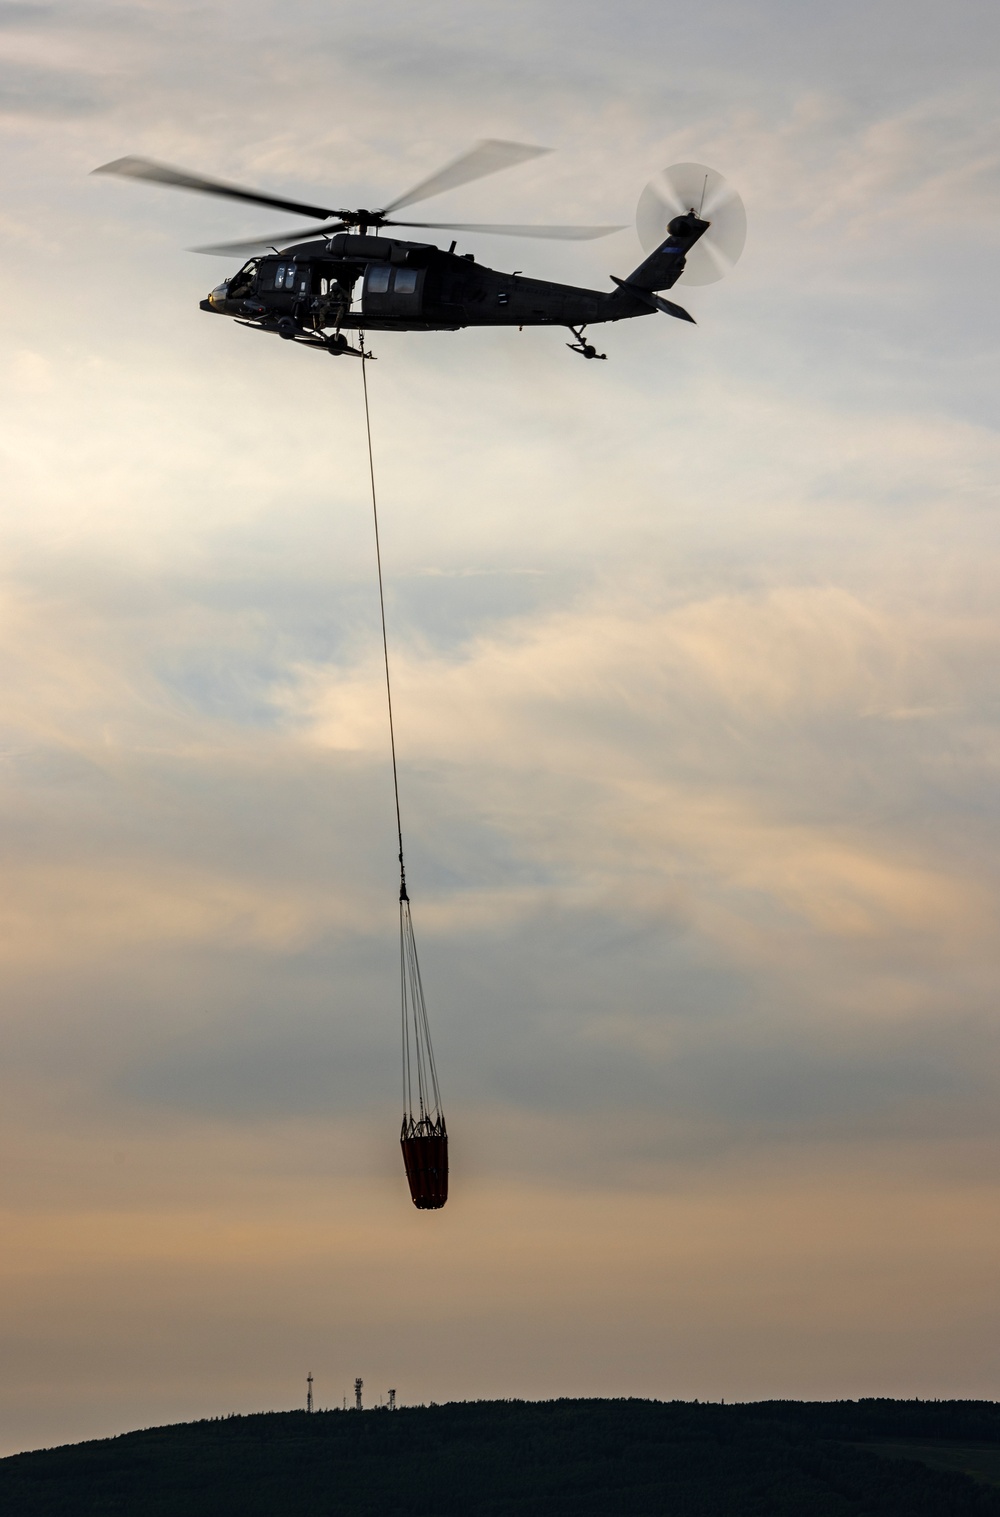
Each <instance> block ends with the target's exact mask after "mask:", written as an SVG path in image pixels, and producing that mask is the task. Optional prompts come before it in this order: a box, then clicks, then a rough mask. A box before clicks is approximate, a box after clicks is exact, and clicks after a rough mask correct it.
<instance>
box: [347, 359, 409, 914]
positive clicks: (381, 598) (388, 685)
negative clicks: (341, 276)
mask: <svg viewBox="0 0 1000 1517" xmlns="http://www.w3.org/2000/svg"><path fill="white" fill-rule="evenodd" d="M360 337H361V341H360V343H359V344H358V346H359V347H360V348H361V383H362V386H363V387H364V392H365V432H366V434H367V437H368V477H369V479H370V481H371V488H372V520H373V522H374V524H375V563H376V566H377V568H378V607H379V613H380V615H381V617H382V660H383V663H384V665H385V699H386V705H387V706H388V708H389V747H390V749H391V751H392V793H393V795H394V796H395V798H396V836H397V838H398V839H399V899H400V900H401V901H405V900H408V899H409V897H408V896H407V894H406V866H405V864H404V863H403V822H402V818H401V815H400V810H399V771H398V769H397V767H396V732H395V728H394V726H393V721H392V682H391V680H390V679H389V639H388V637H387V636H386V630H385V590H384V589H383V586H382V548H381V544H380V542H379V535H378V500H377V498H376V494H375V458H374V455H373V453H372V422H371V414H370V412H369V409H368V369H367V366H366V364H367V361H366V359H365V352H364V348H365V338H364V333H363V332H362V333H361V334H360Z"/></svg>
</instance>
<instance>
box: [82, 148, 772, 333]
mask: <svg viewBox="0 0 1000 1517" xmlns="http://www.w3.org/2000/svg"><path fill="white" fill-rule="evenodd" d="M548 151H550V150H549V149H548V148H542V147H535V146H530V145H528V144H526V143H518V142H506V141H499V140H497V139H492V138H490V139H484V140H483V141H480V142H478V143H477V144H475V146H474V147H472V148H471V149H469V150H468V151H467V152H465V153H462V154H461V155H460V156H459V157H458V158H455V159H454V160H452V162H450V163H448V164H446V165H445V167H444V168H442V169H440V170H438V172H437V173H435V174H431V175H430V176H429V177H428V178H426V179H423V180H421V181H420V183H419V184H416V185H414V186H413V187H412V188H411V189H409V190H407V191H406V192H405V193H403V194H402V195H397V196H396V198H395V199H394V200H391V201H389V202H388V204H386V205H384V206H383V207H382V208H381V209H380V210H363V209H362V210H346V209H343V208H331V207H329V206H317V205H306V204H304V203H303V202H301V201H297V200H289V199H286V198H283V197H280V196H276V195H268V194H263V193H261V192H260V191H257V190H250V189H244V188H242V187H241V186H239V185H234V184H228V183H226V182H225V181H223V180H217V179H208V178H205V177H204V176H202V175H199V174H192V173H188V172H187V171H185V170H183V169H177V168H171V167H170V166H169V165H168V164H163V163H157V162H154V161H153V160H152V159H148V158H139V157H126V158H118V159H116V160H115V161H114V162H112V163H105V164H102V165H101V166H100V168H97V169H94V170H93V172H94V173H95V174H115V175H118V176H120V177H123V178H127V179H141V180H146V181H149V182H151V183H154V184H164V185H170V186H173V187H174V188H177V189H184V190H193V191H196V192H198V193H200V194H204V195H215V196H220V197H222V198H223V199H227V200H239V201H246V202H249V203H250V204H252V205H261V206H268V207H270V208H272V209H274V210H281V211H287V212H289V213H290V214H295V215H298V216H304V217H311V218H314V219H318V220H320V221H322V222H324V223H325V224H324V225H323V226H321V227H319V228H317V229H315V230H312V229H310V230H309V233H308V235H305V236H304V235H303V232H302V230H301V229H300V230H299V231H295V232H284V233H270V234H268V235H267V236H261V237H256V238H247V239H243V240H241V241H239V242H230V243H223V244H217V245H214V246H210V247H201V248H195V249H192V251H193V252H199V253H212V254H218V255H221V256H226V257H235V256H245V255H247V254H251V255H252V256H250V257H249V258H248V260H247V261H246V262H245V263H244V264H243V265H242V267H241V268H240V269H239V270H238V271H237V272H236V273H235V274H234V275H232V276H231V278H229V279H227V280H224V281H223V282H222V283H221V284H218V285H217V286H216V287H215V289H213V290H212V292H211V294H210V295H208V297H207V298H206V299H205V300H202V301H201V302H200V306H201V309H202V310H203V311H207V312H209V313H211V314H213V315H218V316H229V317H231V318H233V319H234V320H236V321H237V322H239V323H240V325H242V326H246V327H250V328H252V329H254V330H255V331H260V332H270V333H272V334H275V335H277V336H278V337H281V338H284V339H285V340H286V341H290V342H295V343H299V344H300V345H302V346H304V347H309V348H315V349H320V350H322V351H325V352H327V353H330V354H332V355H333V356H334V357H337V356H341V355H344V354H353V355H354V356H356V357H362V358H368V357H371V356H372V355H371V354H370V353H366V352H365V350H364V333H365V332H366V331H367V332H371V331H383V332H442V331H447V332H454V331H458V330H459V329H460V328H463V327H498V326H507V327H509V326H516V327H519V328H523V327H536V326H548V327H551V326H555V327H564V328H568V330H569V331H570V332H571V334H572V336H573V339H574V340H573V342H570V343H567V344H566V346H567V347H568V348H569V349H571V351H573V352H575V353H579V354H580V355H581V356H582V357H583V358H586V359H604V358H606V356H607V355H606V354H604V353H598V351H597V349H596V347H595V346H594V344H593V343H592V342H591V341H589V339H588V338H587V336H586V328H587V327H588V326H589V325H591V324H593V323H597V322H608V321H624V320H628V319H630V318H631V317H634V316H650V315H653V314H655V313H656V312H660V313H662V314H664V315H666V316H672V317H675V318H677V319H678V320H680V321H687V322H693V321H694V317H693V316H691V315H690V314H689V312H688V311H686V310H685V309H684V307H683V306H680V305H677V304H675V303H674V302H673V301H671V300H666V299H664V298H663V296H662V295H661V294H660V291H662V290H669V289H672V288H673V286H674V285H675V284H676V283H677V282H678V280H680V279H682V278H683V279H684V280H685V281H686V282H687V283H688V284H709V283H712V282H713V281H714V280H716V279H719V278H721V277H722V275H723V274H724V273H725V272H727V271H728V269H729V268H731V267H732V265H733V264H734V263H735V262H736V260H737V259H738V258H739V256H740V254H741V252H742V251H743V245H744V242H745V239H746V213H745V211H744V209H743V202H742V201H741V199H740V197H739V195H738V194H737V193H736V192H735V190H733V189H731V188H730V186H729V185H728V184H727V183H726V181H725V180H724V179H723V177H722V175H721V174H718V173H716V172H715V171H714V170H713V169H709V168H706V167H705V166H704V165H702V164H697V163H682V164H674V165H673V166H671V167H670V168H668V169H664V170H663V171H662V173H660V174H659V175H657V176H656V177H655V178H654V179H652V180H650V182H649V184H647V186H646V188H645V189H644V190H643V192H642V195H641V196H640V199H639V204H638V208H637V212H636V227H637V230H638V233H639V240H640V242H641V243H642V246H643V249H644V251H645V252H646V254H647V257H646V258H645V259H644V261H643V262H642V263H640V264H639V266H638V267H637V268H636V269H634V270H633V271H632V273H631V274H629V275H628V276H627V277H625V278H619V277H616V276H615V275H611V282H612V284H613V285H614V289H613V290H610V291H603V290H588V289H580V288H577V287H576V286H574V285H566V284H555V283H553V282H551V281H549V280H544V279H530V278H526V277H525V275H524V274H523V272H522V271H520V270H518V271H516V272H514V273H511V274H508V273H502V272H500V271H498V270H496V269H490V268H486V267H485V266H484V265H483V264H481V263H479V262H478V261H477V259H476V258H475V256H474V254H472V253H462V254H459V253H456V251H455V248H456V242H455V241H453V242H452V244H451V246H450V247H449V248H448V249H447V250H445V249H442V248H440V247H438V246H437V245H436V244H433V243H426V242H409V241H404V240H402V239H401V238H398V237H393V236H386V235H384V234H385V232H386V230H387V229H392V230H394V229H395V228H397V227H403V228H407V229H410V228H413V229H417V230H431V229H433V230H436V231H453V232H481V233H488V234H490V235H503V236H514V237H535V238H538V237H542V238H556V239H561V240H565V241H571V240H572V241H581V240H588V239H591V238H597V237H606V236H608V235H609V234H610V233H612V232H617V231H621V230H622V228H621V227H620V226H534V225H510V224H502V225H501V224H492V223H474V222H453V221H409V220H396V219H394V213H396V212H399V211H401V210H403V209H404V208H405V207H406V206H410V205H414V204H416V203H417V202H418V201H421V200H428V199H430V198H431V197H432V196H435V195H440V194H442V193H444V191H445V190H450V189H455V188H457V187H458V186H460V185H463V184H469V183H471V182H472V181H473V180H476V179H481V178H484V177H485V176H486V175H488V174H494V173H497V172H498V171H499V170H501V169H506V168H511V167H513V166H515V165H516V164H518V163H524V162H526V161H527V160H529V159H531V158H535V157H538V156H539V155H541V154H543V153H547V152H548ZM359 281H360V284H361V288H360V294H358V293H357V286H358V282H359ZM346 332H358V333H359V334H360V336H361V341H360V343H359V346H358V347H352V346H351V345H350V343H349V342H348V339H347V337H346V335H345V333H346Z"/></svg>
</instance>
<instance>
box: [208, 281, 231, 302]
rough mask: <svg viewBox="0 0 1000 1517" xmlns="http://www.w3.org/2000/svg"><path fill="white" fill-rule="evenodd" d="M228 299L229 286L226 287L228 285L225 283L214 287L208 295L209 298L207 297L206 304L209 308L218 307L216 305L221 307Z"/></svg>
mask: <svg viewBox="0 0 1000 1517" xmlns="http://www.w3.org/2000/svg"><path fill="white" fill-rule="evenodd" d="M228 298H229V285H228V283H226V284H217V285H216V286H215V289H214V290H213V291H212V293H211V295H209V297H208V303H209V305H210V306H218V305H221V304H222V302H223V301H224V300H228Z"/></svg>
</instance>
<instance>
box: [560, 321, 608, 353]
mask: <svg viewBox="0 0 1000 1517" xmlns="http://www.w3.org/2000/svg"><path fill="white" fill-rule="evenodd" d="M570 331H571V332H572V333H573V336H574V337H575V338H576V342H568V343H567V344H566V346H567V347H568V348H569V350H570V352H571V353H579V354H580V355H581V357H583V358H601V359H606V358H607V356H608V355H607V353H598V351H597V349H596V348H595V347H594V344H593V343H592V342H585V341H584V336H583V334H584V332H585V331H586V327H579V328H577V327H570Z"/></svg>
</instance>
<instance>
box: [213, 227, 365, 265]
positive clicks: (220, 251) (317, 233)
mask: <svg viewBox="0 0 1000 1517" xmlns="http://www.w3.org/2000/svg"><path fill="white" fill-rule="evenodd" d="M349 230H350V228H349V226H348V224H347V222H345V221H334V222H332V223H331V224H330V225H329V226H321V227H311V226H307V227H297V228H296V230H295V231H294V232H268V233H267V234H266V235H265V236H263V237H244V238H242V239H241V240H240V241H239V242H213V243H211V244H210V245H209V246H208V247H201V248H188V252H189V253H213V254H217V255H218V256H219V257H220V258H228V257H230V255H232V256H233V257H235V256H236V255H237V254H239V253H256V251H257V249H258V248H274V247H279V246H280V245H281V243H283V242H285V243H288V242H315V241H316V239H317V238H318V237H332V236H333V234H334V232H347V231H349Z"/></svg>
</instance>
